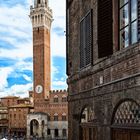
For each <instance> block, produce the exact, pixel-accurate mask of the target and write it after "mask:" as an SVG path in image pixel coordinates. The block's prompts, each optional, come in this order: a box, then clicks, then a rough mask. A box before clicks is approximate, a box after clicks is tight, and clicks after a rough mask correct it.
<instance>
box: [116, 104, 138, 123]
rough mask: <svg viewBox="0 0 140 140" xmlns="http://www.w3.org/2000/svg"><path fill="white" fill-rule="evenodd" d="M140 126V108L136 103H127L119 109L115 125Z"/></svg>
mask: <svg viewBox="0 0 140 140" xmlns="http://www.w3.org/2000/svg"><path fill="white" fill-rule="evenodd" d="M120 124H121V125H122V124H123V125H135V124H140V107H139V106H138V105H137V104H136V103H135V102H134V101H125V102H123V103H121V104H120V105H119V107H118V108H117V110H116V112H115V114H114V118H113V125H120Z"/></svg>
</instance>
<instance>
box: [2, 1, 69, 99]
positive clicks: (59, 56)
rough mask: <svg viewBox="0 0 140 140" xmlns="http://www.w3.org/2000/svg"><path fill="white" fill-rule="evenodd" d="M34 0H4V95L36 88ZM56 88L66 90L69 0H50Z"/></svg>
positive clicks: (53, 80)
mask: <svg viewBox="0 0 140 140" xmlns="http://www.w3.org/2000/svg"><path fill="white" fill-rule="evenodd" d="M31 4H32V0H0V97H2V96H5V95H16V96H21V97H26V96H28V90H31V89H32V87H33V63H32V62H33V59H32V56H33V51H32V50H33V47H32V46H33V45H32V26H31V22H30V19H29V16H28V15H29V13H30V5H31ZM49 5H50V7H51V9H52V10H53V19H54V21H53V23H52V29H51V65H52V66H51V69H52V73H51V77H52V83H51V86H52V89H65V88H67V85H66V74H65V67H66V66H65V65H66V64H65V57H66V56H65V33H64V31H65V0H61V2H60V0H59V2H58V0H50V1H49Z"/></svg>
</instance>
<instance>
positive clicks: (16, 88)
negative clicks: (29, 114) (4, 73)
mask: <svg viewBox="0 0 140 140" xmlns="http://www.w3.org/2000/svg"><path fill="white" fill-rule="evenodd" d="M32 87H33V84H32V83H29V84H25V85H16V84H15V85H13V86H12V87H11V88H6V89H5V91H0V97H4V96H7V95H14V96H20V97H28V96H29V95H28V92H29V90H32Z"/></svg>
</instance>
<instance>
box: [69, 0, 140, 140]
mask: <svg viewBox="0 0 140 140" xmlns="http://www.w3.org/2000/svg"><path fill="white" fill-rule="evenodd" d="M97 6H98V1H97V0H86V1H78V0H67V44H68V46H67V59H68V63H67V67H68V71H67V74H68V80H67V82H68V85H69V86H68V89H69V90H68V93H69V96H68V102H69V104H68V116H69V118H68V124H69V140H82V138H81V135H83V133H81V129H80V127H81V114H82V111H83V109H84V108H85V107H87V106H90V107H92V108H93V112H94V117H93V120H92V122H90V123H91V126H92V127H93V128H95V131H96V133H94V136H95V135H96V136H95V140H111V139H112V127H113V116H114V113H115V111H116V109H117V107H118V106H119V105H120V104H121V103H123V102H125V101H134V102H136V103H137V104H140V94H139V93H140V62H139V60H140V45H139V43H136V44H134V45H131V46H129V47H127V48H124V49H122V50H119V51H117V50H116V49H115V48H114V47H115V46H113V45H112V47H113V51H114V52H113V54H112V55H108V56H106V57H103V58H99V57H98V13H97V12H98V11H97V10H98V7H97ZM90 9H93V52H92V54H93V64H91V65H90V66H87V67H86V68H83V69H80V60H79V59H80V55H79V54H80V49H79V48H80V29H79V28H80V21H81V20H82V18H84V16H85V15H86V13H87V12H88V11H89V10H90ZM112 23H113V22H112ZM113 37H114V35H113ZM114 40H115V39H114ZM104 47H107V46H104ZM121 127H123V124H122V126H121ZM137 129H140V128H139V127H138V128H137ZM86 140H88V139H86Z"/></svg>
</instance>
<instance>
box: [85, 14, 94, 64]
mask: <svg viewBox="0 0 140 140" xmlns="http://www.w3.org/2000/svg"><path fill="white" fill-rule="evenodd" d="M85 25H86V50H85V51H86V52H85V53H86V65H88V64H90V63H91V62H92V53H91V52H92V12H90V13H89V14H88V15H87V17H86V23H85Z"/></svg>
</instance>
